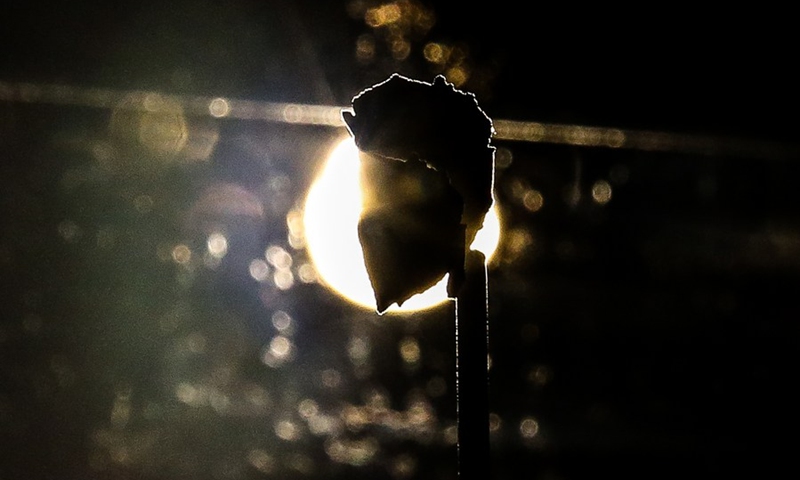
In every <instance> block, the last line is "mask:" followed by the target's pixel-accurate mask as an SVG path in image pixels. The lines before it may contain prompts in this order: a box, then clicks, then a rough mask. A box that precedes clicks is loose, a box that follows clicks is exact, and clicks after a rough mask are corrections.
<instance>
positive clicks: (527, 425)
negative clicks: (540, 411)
mask: <svg viewBox="0 0 800 480" xmlns="http://www.w3.org/2000/svg"><path fill="white" fill-rule="evenodd" d="M538 433H539V422H537V421H536V420H535V419H533V418H531V417H527V418H524V419H523V420H522V421H521V422H520V423H519V434H520V435H522V438H526V439H530V438H533V437H535V436H536V435H537V434H538Z"/></svg>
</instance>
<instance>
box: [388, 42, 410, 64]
mask: <svg viewBox="0 0 800 480" xmlns="http://www.w3.org/2000/svg"><path fill="white" fill-rule="evenodd" d="M391 47H392V57H394V59H395V60H401V61H402V60H405V59H406V58H408V55H409V54H410V53H411V44H410V43H409V42H408V41H407V40H405V39H402V38H399V39H395V40H394V41H392V45H391Z"/></svg>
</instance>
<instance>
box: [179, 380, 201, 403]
mask: <svg viewBox="0 0 800 480" xmlns="http://www.w3.org/2000/svg"><path fill="white" fill-rule="evenodd" d="M175 396H176V397H177V398H178V400H180V401H181V402H182V403H185V404H187V405H194V404H197V403H198V401H199V400H200V392H199V391H198V390H197V389H196V388H195V387H194V386H193V385H191V384H189V383H180V384H178V386H177V387H176V388H175Z"/></svg>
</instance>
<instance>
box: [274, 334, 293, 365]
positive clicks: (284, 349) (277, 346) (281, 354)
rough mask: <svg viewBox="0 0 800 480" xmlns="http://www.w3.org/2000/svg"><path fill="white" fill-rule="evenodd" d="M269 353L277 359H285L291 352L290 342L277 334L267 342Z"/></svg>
mask: <svg viewBox="0 0 800 480" xmlns="http://www.w3.org/2000/svg"><path fill="white" fill-rule="evenodd" d="M269 353H271V354H272V355H273V356H274V357H275V358H277V359H279V360H282V359H285V358H287V357H288V356H289V355H290V354H291V353H292V342H291V341H289V339H288V338H286V337H284V336H282V335H278V336H277V337H275V338H273V339H272V341H271V342H269Z"/></svg>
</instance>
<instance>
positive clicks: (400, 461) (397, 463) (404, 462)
mask: <svg viewBox="0 0 800 480" xmlns="http://www.w3.org/2000/svg"><path fill="white" fill-rule="evenodd" d="M416 470H417V461H416V460H415V459H414V458H413V457H411V456H410V455H399V456H398V457H397V458H395V459H394V460H392V465H391V467H390V473H391V474H392V476H393V477H395V478H408V477H410V476H412V475H413V474H414V472H416Z"/></svg>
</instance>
